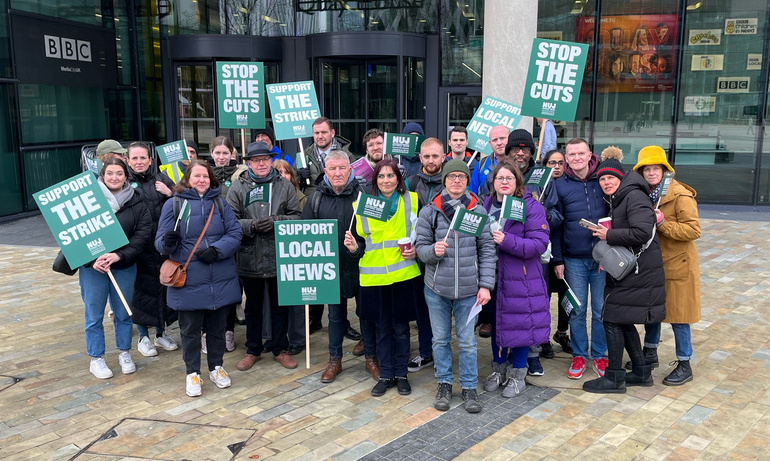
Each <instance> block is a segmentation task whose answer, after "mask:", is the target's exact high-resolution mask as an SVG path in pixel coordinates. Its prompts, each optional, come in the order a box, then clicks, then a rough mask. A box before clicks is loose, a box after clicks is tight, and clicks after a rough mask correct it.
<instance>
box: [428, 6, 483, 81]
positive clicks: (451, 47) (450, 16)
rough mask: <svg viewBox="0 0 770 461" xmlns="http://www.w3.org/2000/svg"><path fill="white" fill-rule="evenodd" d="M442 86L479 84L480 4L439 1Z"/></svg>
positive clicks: (481, 43) (481, 47)
mask: <svg viewBox="0 0 770 461" xmlns="http://www.w3.org/2000/svg"><path fill="white" fill-rule="evenodd" d="M440 14H441V30H440V31H439V35H440V38H441V82H442V85H465V84H479V85H480V84H481V68H482V55H483V46H484V34H483V28H484V2H483V1H466V2H459V3H458V2H454V1H449V0H446V1H444V2H442V7H441V9H440Z"/></svg>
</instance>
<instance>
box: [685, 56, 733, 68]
mask: <svg viewBox="0 0 770 461" xmlns="http://www.w3.org/2000/svg"><path fill="white" fill-rule="evenodd" d="M724 65H725V56H724V55H722V54H696V55H694V56H693V57H692V62H691V64H690V70H692V71H699V70H722V69H723V67H724Z"/></svg>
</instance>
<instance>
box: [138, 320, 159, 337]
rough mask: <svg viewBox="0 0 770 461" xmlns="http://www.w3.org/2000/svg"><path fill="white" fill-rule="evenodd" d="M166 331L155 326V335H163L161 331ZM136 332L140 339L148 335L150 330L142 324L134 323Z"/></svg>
mask: <svg viewBox="0 0 770 461" xmlns="http://www.w3.org/2000/svg"><path fill="white" fill-rule="evenodd" d="M164 331H166V330H164V329H163V328H159V327H155V336H157V337H159V338H160V337H161V336H163V332H164ZM136 332H137V333H139V339H142V336H147V337H148V338H149V337H150V330H148V329H147V327H146V326H144V325H139V324H138V323H137V324H136Z"/></svg>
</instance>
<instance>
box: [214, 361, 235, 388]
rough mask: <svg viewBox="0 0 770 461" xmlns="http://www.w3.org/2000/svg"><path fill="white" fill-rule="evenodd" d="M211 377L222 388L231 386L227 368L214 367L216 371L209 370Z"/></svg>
mask: <svg viewBox="0 0 770 461" xmlns="http://www.w3.org/2000/svg"><path fill="white" fill-rule="evenodd" d="M209 378H211V381H213V382H214V384H216V385H217V387H218V388H220V389H224V388H226V387H230V384H232V383H231V382H230V375H228V374H227V372H226V371H225V369H224V368H222V367H220V366H217V367H216V368H214V371H211V372H209Z"/></svg>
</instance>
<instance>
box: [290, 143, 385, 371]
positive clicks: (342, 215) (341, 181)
mask: <svg viewBox="0 0 770 461" xmlns="http://www.w3.org/2000/svg"><path fill="white" fill-rule="evenodd" d="M325 161H326V166H325V168H324V179H323V181H322V182H321V183H320V184H318V188H317V189H316V191H315V192H314V193H313V195H311V196H310V197H309V198H308V200H307V202H306V203H305V208H304V209H303V210H302V215H301V216H300V218H301V219H336V220H337V229H338V231H337V236H338V240H339V242H338V243H339V253H340V274H339V281H340V301H339V303H337V304H329V364H328V365H327V367H326V370H324V372H323V374H321V382H322V383H330V382H332V381H334V379H335V378H336V377H337V375H338V374H339V373H340V372H341V371H342V338H343V337H344V335H345V329H346V325H345V324H346V320H347V307H348V299H350V298H354V297H355V296H356V294H357V293H358V260H359V259H361V256H363V254H364V248H363V247H362V246H359V247H358V249H357V250H356V252H355V253H351V252H350V251H349V250H348V249H347V248H345V245H344V243H343V242H344V239H345V232H346V231H347V230H348V228H349V227H348V226H350V222H351V220H352V219H353V202H355V201H356V199H357V198H358V193H359V192H360V191H361V188H360V186H359V184H358V181H356V179H355V178H354V177H353V175H352V174H351V171H352V170H351V169H350V161H349V159H348V156H347V154H346V153H345V152H344V151H341V150H333V151H331V152H329V153H328V154H327V155H326V159H325ZM367 342H368V341H365V342H364V348H365V349H366V348H368V347H370V348H372V349H374V347H375V346H374V343H373V342H371V343H370V344H366V343H367ZM372 360H373V361H374V364H376V358H375V354H374V352H373V351H372V353H371V354H367V357H366V362H367V369H369V368H370V367H371V365H373V364H370V361H372Z"/></svg>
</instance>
